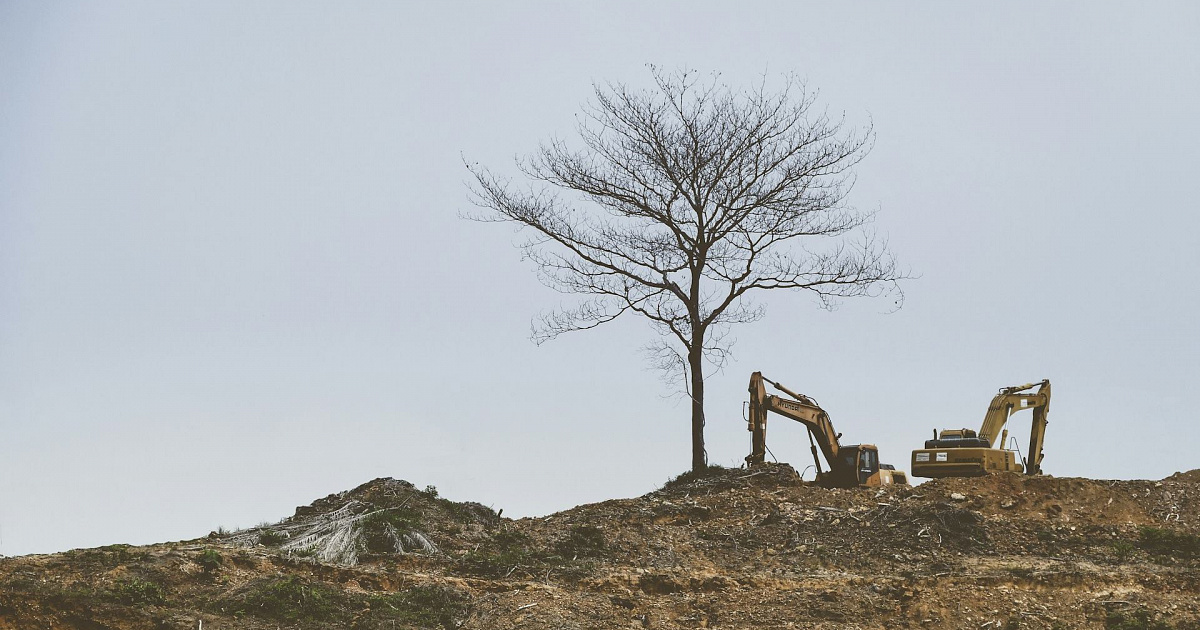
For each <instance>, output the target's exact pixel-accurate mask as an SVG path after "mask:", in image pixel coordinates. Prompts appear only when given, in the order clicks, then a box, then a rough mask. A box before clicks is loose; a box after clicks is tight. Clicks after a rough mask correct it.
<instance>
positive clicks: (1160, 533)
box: [1138, 527, 1200, 558]
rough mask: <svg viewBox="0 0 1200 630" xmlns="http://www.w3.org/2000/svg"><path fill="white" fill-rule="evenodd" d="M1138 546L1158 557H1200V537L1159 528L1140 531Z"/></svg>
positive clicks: (1146, 528) (1144, 528) (1145, 528)
mask: <svg viewBox="0 0 1200 630" xmlns="http://www.w3.org/2000/svg"><path fill="white" fill-rule="evenodd" d="M1138 546H1139V547H1141V548H1142V549H1144V550H1146V552H1148V553H1150V554H1153V555H1156V556H1170V557H1172V558H1197V557H1200V536H1196V535H1194V534H1186V533H1183V532H1174V531H1171V530H1169V529H1159V528H1157V527H1143V528H1141V529H1140V530H1138Z"/></svg>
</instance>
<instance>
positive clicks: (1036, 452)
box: [912, 380, 1050, 478]
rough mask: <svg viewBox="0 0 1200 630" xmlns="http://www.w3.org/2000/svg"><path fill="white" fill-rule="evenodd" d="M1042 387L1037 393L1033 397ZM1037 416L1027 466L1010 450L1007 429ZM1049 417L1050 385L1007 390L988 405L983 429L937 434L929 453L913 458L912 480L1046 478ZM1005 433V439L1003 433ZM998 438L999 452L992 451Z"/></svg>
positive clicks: (1045, 382) (930, 442)
mask: <svg viewBox="0 0 1200 630" xmlns="http://www.w3.org/2000/svg"><path fill="white" fill-rule="evenodd" d="M1035 386H1037V388H1038V389H1037V391H1036V392H1034V391H1029V390H1031V389H1033V388H1034V387H1035ZM1024 409H1032V410H1033V428H1032V429H1031V430H1030V432H1029V453H1028V455H1027V456H1026V457H1025V458H1024V460H1023V462H1022V463H1023V464H1024V466H1022V464H1021V463H1018V462H1017V453H1015V452H1013V451H1012V450H1011V449H1009V448H1007V442H1008V429H1007V428H1005V425H1006V424H1007V423H1008V419H1009V417H1010V416H1012V415H1013V414H1014V413H1016V412H1018V411H1022V410H1024ZM1049 411H1050V381H1049V380H1043V381H1041V382H1040V383H1026V384H1025V385H1017V386H1014V387H1004V388H1002V389H1001V390H1000V393H998V394H996V397H995V398H993V399H992V404H991V405H988V410H987V415H985V416H984V417H983V426H982V427H980V429H979V432H978V433H976V432H975V431H972V430H971V429H947V430H944V431H942V432H941V434H940V435H939V434H938V432H937V430H936V429H935V430H934V432H933V439H932V440H925V448H923V449H918V450H915V451H913V453H912V474H913V475H914V476H917V477H934V478H937V477H978V476H981V475H986V474H989V473H994V472H1005V471H1010V472H1018V473H1019V472H1022V471H1024V472H1025V474H1026V475H1040V474H1042V457H1043V456H1044V453H1043V452H1042V444H1043V441H1044V439H1045V437H1046V424H1047V422H1046V414H1047V413H1049ZM1001 429H1003V433H1001V432H1000V430H1001ZM997 434H999V437H1000V447H999V448H993V445H994V444H995V442H996V437H997Z"/></svg>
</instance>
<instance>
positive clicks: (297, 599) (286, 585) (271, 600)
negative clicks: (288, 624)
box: [232, 575, 345, 621]
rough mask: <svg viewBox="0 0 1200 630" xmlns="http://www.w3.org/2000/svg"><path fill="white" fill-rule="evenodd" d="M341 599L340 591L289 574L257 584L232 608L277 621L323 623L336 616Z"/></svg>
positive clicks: (342, 601)
mask: <svg viewBox="0 0 1200 630" xmlns="http://www.w3.org/2000/svg"><path fill="white" fill-rule="evenodd" d="M344 600H345V597H344V596H343V595H342V594H341V593H340V592H338V591H335V590H333V589H331V588H329V587H328V586H325V585H324V584H321V583H319V582H309V581H307V580H304V579H303V578H299V577H296V576H294V575H293V576H288V577H284V578H279V579H277V580H272V581H269V582H264V583H262V584H259V585H257V586H256V587H254V588H253V589H251V590H250V591H249V592H247V593H246V594H245V596H244V597H243V598H242V599H241V601H240V602H237V603H235V604H234V605H233V607H232V608H233V610H234V611H235V612H242V613H246V614H249V615H254V616H257V617H266V618H269V619H277V620H280V621H324V620H328V619H332V618H333V617H334V616H335V615H336V614H337V613H338V611H339V610H340V609H341V608H342V604H343V603H344Z"/></svg>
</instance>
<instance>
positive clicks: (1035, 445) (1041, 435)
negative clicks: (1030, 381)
mask: <svg viewBox="0 0 1200 630" xmlns="http://www.w3.org/2000/svg"><path fill="white" fill-rule="evenodd" d="M1037 395H1038V396H1041V397H1042V400H1040V401H1039V404H1036V405H1035V406H1034V408H1033V428H1032V429H1030V430H1029V456H1028V457H1026V459H1025V474H1027V475H1040V474H1042V457H1043V456H1044V453H1042V444H1043V442H1044V441H1045V439H1046V424H1047V420H1046V414H1048V413H1049V412H1050V381H1048V380H1047V381H1042V386H1041V387H1040V388H1038V391H1037Z"/></svg>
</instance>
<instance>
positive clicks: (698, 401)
mask: <svg viewBox="0 0 1200 630" xmlns="http://www.w3.org/2000/svg"><path fill="white" fill-rule="evenodd" d="M701 347H702V340H700V339H698V338H696V337H693V341H692V348H691V349H690V350H689V351H688V368H689V371H690V372H691V377H692V387H691V392H692V471H694V472H700V471H701V470H704V469H705V468H706V467H707V466H708V458H707V457H706V456H705V454H704V354H703V353H702V351H701Z"/></svg>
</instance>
